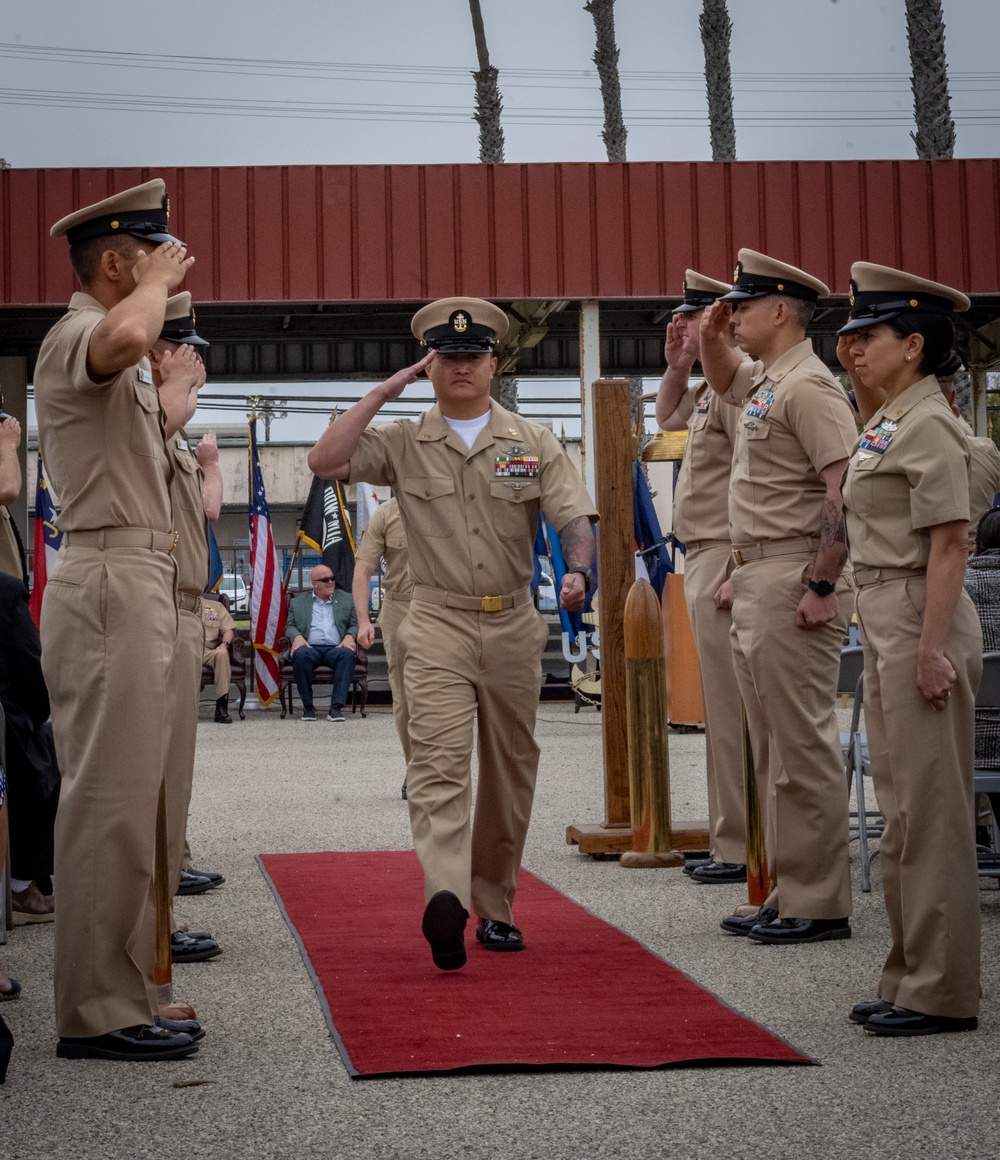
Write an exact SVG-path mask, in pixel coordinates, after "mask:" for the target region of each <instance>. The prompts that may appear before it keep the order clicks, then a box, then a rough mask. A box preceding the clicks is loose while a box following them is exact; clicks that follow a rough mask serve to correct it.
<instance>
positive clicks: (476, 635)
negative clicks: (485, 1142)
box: [309, 298, 597, 970]
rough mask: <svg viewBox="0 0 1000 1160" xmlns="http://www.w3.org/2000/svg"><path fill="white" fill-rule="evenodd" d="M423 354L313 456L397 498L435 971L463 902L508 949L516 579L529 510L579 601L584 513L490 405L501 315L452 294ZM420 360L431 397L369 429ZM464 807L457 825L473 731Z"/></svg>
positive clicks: (520, 695)
mask: <svg viewBox="0 0 1000 1160" xmlns="http://www.w3.org/2000/svg"><path fill="white" fill-rule="evenodd" d="M412 329H413V333H414V335H415V336H416V337H418V338H419V339H421V340H422V341H423V342H424V343H425V345H427V346H428V347H430V349H431V353H430V354H429V355H428V356H427V357H426V358H425V359H423V360H422V361H421V362H419V363H417V364H416V365H415V366H412V367H409V368H407V369H406V370H403V371H400V372H398V373H397V374H395V375H393V376H392V378H390V379H388V380H387V381H386V382H385V383H383V384H382V385H381V386H378V387H376V388H375V389H374V390H372V391H370V392H369V393H368V394H367V395H366V396H365V397H364V399H362V400H361V402H359V403H357V404H355V406H353V407H352V408H351V409H350V410H349V411H347V412H346V413H345V414H344V415H342V416H341V417H340V418H339V419H337V421H336V422H335V423H333V424H332V425H331V426H330V427H328V428H327V430H326V432H325V433H324V435H323V437H322V438H321V439H320V441H319V443H318V444H317V445H316V447H314V448H313V450H312V452H311V453H310V456H309V466H310V468H311V469H312V471H313V472H315V474H316V475H318V476H320V477H321V478H327V479H330V478H333V479H346V478H350V479H352V480H367V481H368V482H370V483H376V484H387V485H390V486H392V487H393V488H394V489H395V491H396V496H397V498H398V501H399V509H400V512H401V513H402V516H403V524H404V526H405V528H406V537H407V543H408V545H409V555H410V574H411V577H412V580H413V595H412V598H411V600H410V612H409V615H408V616H407V618H406V620H405V621H404V622H403V625H402V627H401V628H400V629H399V632H398V636H397V642H398V644H399V646H400V647H401V648H402V649H403V651H404V654H405V655H404V669H403V683H404V686H405V690H406V701H407V705H408V708H409V714H410V726H409V733H410V762H409V765H408V767H407V774H406V780H407V788H408V793H409V806H410V822H411V825H412V828H413V840H414V845H415V847H416V851H417V854H418V856H419V858H420V861H421V864H422V865H423V869H424V890H425V899H426V901H427V906H426V909H425V911H424V919H423V932H424V935H425V937H426V938H427V940H428V942H429V943H430V944H431V953H432V955H433V958H434V961H435V963H436V964H437V965H438V966H439V967H441V968H442V969H444V970H451V969H454V968H456V967H460V966H462V965H463V963H464V962H465V944H464V929H465V923H466V919H467V917H468V910H469V908H470V906H471V907H472V908H473V909H474V910H475V912H476V913H477V914H478V916H479V926H478V929H477V931H476V937H477V938H478V939H479V941H480V942H482V943H483V945H484V946H485V947H486V948H487V949H489V950H504V951H507V950H520V949H521V948H522V947H523V945H524V943H523V940H522V937H521V932H520V931H519V930H518V929H517V928H516V927H515V926H514V925H513V916H512V913H511V904H512V902H513V899H514V891H515V889H516V885H517V874H518V869H519V867H520V864H521V853H522V850H523V847H524V839H525V835H526V833H527V829H528V821H529V818H530V814H531V801H532V796H533V794H534V786H535V774H536V770H537V767H538V746H537V744H536V742H535V739H534V736H533V734H534V724H535V715H536V712H537V708H538V696H539V686H540V683H541V654H542V649H543V648H544V645H545V641H546V639H547V629H546V626H545V622H544V621H543V620H542V618H541V617H540V616H539V615H538V613H537V612H535V610H534V608H533V606H532V603H531V593H530V590H529V588H528V585H529V582H530V580H531V575H532V554H531V548H532V543H533V541H534V537H535V531H536V527H537V524H538V513H539V510H540V509H541V510H542V511H543V512H544V513H545V517H546V519H547V520H548V521H549V523H550V524H551V525H552V526H553V527H554V528H556V529H558V531H559V537H560V541H561V543H562V547H563V554H564V556H565V558H566V562H567V569H568V571H567V575H566V577H565V578H564V581H563V586H562V591H561V600H562V605H563V607H564V608H570V609H573V608H580V607H582V605H583V600H584V590H585V585H586V583H587V582H588V581H589V576H590V564H591V561H592V559H593V535H592V532H591V528H590V524H591V521H592V520H596V518H597V513H596V511H595V510H594V507H593V504H592V503H591V501H590V499H589V498H588V496H587V493H586V490H585V488H584V486H583V482H582V480H581V478H580V475H579V473H578V472H577V471H576V470H575V469H574V468H573V466H572V464H571V463H570V461H569V459H568V458H567V456H566V454H565V452H564V451H563V449H562V447H561V446H560V445H559V442H558V440H557V439H556V438H555V436H554V435H553V434H552V433H551V432H550V431H546V430H545V429H544V428H542V427H539V426H537V425H536V424H534V423H532V422H530V421H527V420H525V419H524V417H523V416H521V415H514V414H511V413H510V412H509V411H505V410H503V409H502V408H501V407H499V406H498V405H497V404H496V403H495V402H491V401H490V395H489V388H490V380H491V377H492V375H493V374H494V372H495V370H496V358H495V357H494V355H493V353H492V352H493V349H494V345H495V343H496V341H497V340H498V339H500V338H502V337H503V335H504V334H505V333H506V330H507V316H506V315H505V314H504V313H503V311H502V310H499V309H498V308H497V307H495V306H493V305H491V304H490V303H489V302H484V301H482V300H481V299H478V298H448V299H444V300H442V301H439V302H434V303H431V304H430V305H429V306H425V307H424V308H423V309H422V310H419V311H418V312H417V313H416V315H414V318H413V322H412ZM425 368H427V372H428V375H429V376H430V379H431V382H432V384H433V386H434V393H435V395H436V397H437V402H436V404H435V405H434V406H433V407H431V409H430V410H429V411H428V412H427V413H426V414H425V415H424V416H423V417H422V418H421V419H420V420H419V421H418V422H409V421H406V420H400V421H397V422H393V423H385V424H381V425H376V426H371V427H369V426H368V425H369V423H371V421H372V420H373V419H374V418H375V416H376V415H377V414H378V411H379V409H380V408H381V407H382V406H383V405H384V404H385V403H388V402H391V401H392V400H393V399H395V398H397V397H398V396H399V395H400V394H401V393H402V391H403V389H404V388H405V386H406V385H407V384H408V383H411V382H413V381H415V379H416V378H417V375H418V374H419V372H420V371H421V370H423V369H425ZM474 722H475V723H478V730H479V780H478V791H477V798H476V817H475V823H474V826H473V831H472V833H471V834H470V832H469V812H470V804H471V797H472V786H471V761H472V739H473V724H474Z"/></svg>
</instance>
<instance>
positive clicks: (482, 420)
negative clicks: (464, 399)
mask: <svg viewBox="0 0 1000 1160" xmlns="http://www.w3.org/2000/svg"><path fill="white" fill-rule="evenodd" d="M489 421H490V412H489V411H484V412H483V414H482V415H480V416H479V417H478V418H476V419H449V418H448V416H447V415H446V416H445V422H446V423H447V424H448V426H449V427H450V428H451V429H452V431H454V432H455V434H456V435H457V436H458V437H459V439H461V440H462V442H463V443H464V444H465V446H466V447H468V449H469V450H470V451H471V450H472V445H473V443H475V441H476V440H477V439H478V438H479V432H480V431H482V429H483V428H484V427H485V426H486V424H487V423H488V422H489Z"/></svg>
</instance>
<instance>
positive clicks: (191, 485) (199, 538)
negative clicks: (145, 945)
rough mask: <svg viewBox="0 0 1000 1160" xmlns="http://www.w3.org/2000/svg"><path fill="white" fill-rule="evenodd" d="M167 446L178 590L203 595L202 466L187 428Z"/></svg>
mask: <svg viewBox="0 0 1000 1160" xmlns="http://www.w3.org/2000/svg"><path fill="white" fill-rule="evenodd" d="M168 446H169V450H170V455H171V457H172V458H173V461H174V477H173V479H172V480H171V483H170V502H171V504H172V506H173V513H174V527H175V528H176V529H177V532H178V536H177V547H176V548H175V549H174V559H175V560H176V561H177V590H178V592H187V593H188V594H189V595H192V596H200V595H201V594H202V593H203V592H204V591H205V588H206V587H207V585H208V531H207V528H208V524H207V522H206V520H205V500H204V497H203V494H202V490H201V484H202V471H201V466H200V464H199V463H198V460H197V459H196V458H195V456H194V452H193V451H192V450H191V445H190V444H189V443H188V438H187V432H186V431H178V432H177V434H176V435H174V436H173V437H172V438H171V439H170V440H169V441H168ZM213 603H215V602H214V601H213ZM227 615H228V614H227Z"/></svg>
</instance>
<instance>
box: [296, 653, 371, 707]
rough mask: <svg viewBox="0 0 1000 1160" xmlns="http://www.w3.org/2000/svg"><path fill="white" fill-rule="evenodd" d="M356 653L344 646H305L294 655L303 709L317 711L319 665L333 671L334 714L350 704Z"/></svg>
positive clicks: (332, 700) (331, 702) (331, 703)
mask: <svg viewBox="0 0 1000 1160" xmlns="http://www.w3.org/2000/svg"><path fill="white" fill-rule="evenodd" d="M355 660H356V657H355V655H354V651H353V650H352V649H349V648H345V647H344V646H343V645H334V644H304V645H300V646H299V647H298V648H297V649H296V650H295V652H293V653H292V671H293V672H294V673H295V685H296V688H297V689H298V690H299V697H300V699H301V701H302V708H303V709H312V708H313V691H312V685H313V672H314V671H315V669H316V666H317V665H327V666H328V667H329V668H331V669H333V695H332V696H331V698H330V711H331V712H334V711H335V710H340V709H342V708H343V707H344V705H346V704H347V694H348V692H349V690H350V688H351V678H352V677H353V676H354V664H355Z"/></svg>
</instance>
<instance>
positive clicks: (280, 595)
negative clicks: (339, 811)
mask: <svg viewBox="0 0 1000 1160" xmlns="http://www.w3.org/2000/svg"><path fill="white" fill-rule="evenodd" d="M250 571H251V573H252V579H251V581H250V639H251V640H252V642H253V648H254V671H255V672H256V674H257V700H258V701H260V703H261V704H262V705H270V703H271V702H272V701H273V700H274V698H275V697H276V696H277V695H278V683H279V681H278V656H279V653H278V641H279V639H280V638H281V637H282V636H283V635H284V632H285V611H286V610H285V592H284V589H283V588H282V586H281V572H280V569H279V568H278V557H277V553H276V552H275V550H274V536H273V534H272V532H271V509H270V508H269V507H268V506H267V497H266V496H265V495H264V479H263V476H262V475H261V473H260V457H259V456H258V454H257V420H256V419H251V421H250Z"/></svg>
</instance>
